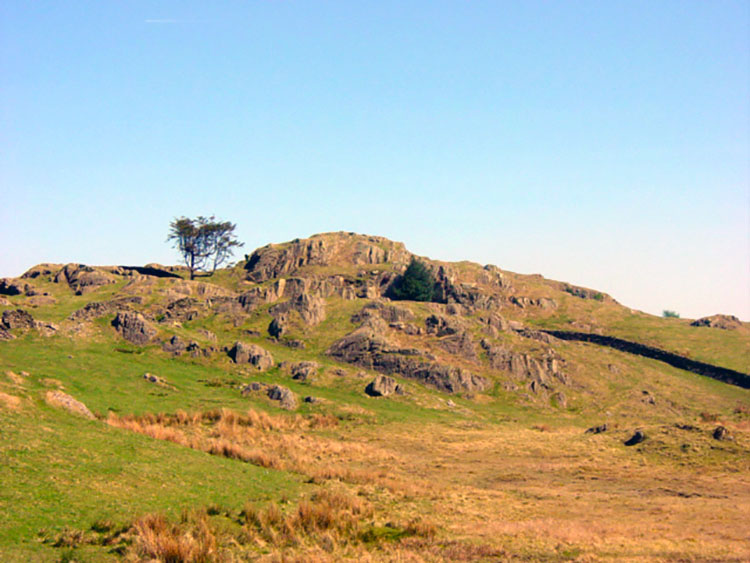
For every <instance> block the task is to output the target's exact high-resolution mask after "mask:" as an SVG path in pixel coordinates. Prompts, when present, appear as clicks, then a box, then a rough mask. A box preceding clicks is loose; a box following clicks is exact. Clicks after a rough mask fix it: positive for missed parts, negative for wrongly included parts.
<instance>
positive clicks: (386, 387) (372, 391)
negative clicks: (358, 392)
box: [365, 375, 404, 397]
mask: <svg viewBox="0 0 750 563" xmlns="http://www.w3.org/2000/svg"><path fill="white" fill-rule="evenodd" d="M365 393H367V394H368V395H370V397H387V396H388V395H393V394H394V393H395V394H397V395H403V394H404V388H403V387H401V385H399V384H398V383H397V382H396V380H395V379H393V378H392V377H388V376H387V375H379V376H377V377H376V378H375V379H373V380H372V381H371V382H370V384H369V385H368V386H367V387H365Z"/></svg>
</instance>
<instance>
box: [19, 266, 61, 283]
mask: <svg viewBox="0 0 750 563" xmlns="http://www.w3.org/2000/svg"><path fill="white" fill-rule="evenodd" d="M59 270H60V264H38V265H36V266H34V267H32V268H29V269H28V270H26V271H25V272H24V273H23V275H22V276H21V278H23V279H25V280H29V279H31V280H33V279H36V278H38V277H40V276H52V275H53V274H54V273H55V272H57V271H59Z"/></svg>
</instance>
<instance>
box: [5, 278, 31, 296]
mask: <svg viewBox="0 0 750 563" xmlns="http://www.w3.org/2000/svg"><path fill="white" fill-rule="evenodd" d="M30 287H31V286H29V284H27V283H24V282H22V281H19V280H16V279H13V278H2V279H0V295H23V294H24V293H26V291H28V289H29V288H30Z"/></svg>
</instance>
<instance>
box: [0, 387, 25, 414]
mask: <svg viewBox="0 0 750 563" xmlns="http://www.w3.org/2000/svg"><path fill="white" fill-rule="evenodd" d="M21 402H22V401H21V398H20V397H16V396H15V395H9V394H8V393H3V392H2V391H0V407H5V408H6V409H9V410H18V408H20V406H21Z"/></svg>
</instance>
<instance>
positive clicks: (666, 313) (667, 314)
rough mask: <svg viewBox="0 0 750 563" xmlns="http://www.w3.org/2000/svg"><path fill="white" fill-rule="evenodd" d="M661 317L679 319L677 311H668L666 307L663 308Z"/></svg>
mask: <svg viewBox="0 0 750 563" xmlns="http://www.w3.org/2000/svg"><path fill="white" fill-rule="evenodd" d="M661 316H662V317H664V318H665V319H679V318H680V314H679V313H678V312H677V311H669V310H667V309H664V311H662V314H661Z"/></svg>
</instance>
